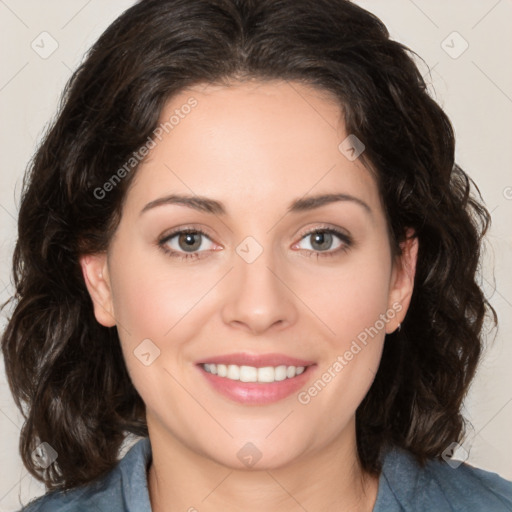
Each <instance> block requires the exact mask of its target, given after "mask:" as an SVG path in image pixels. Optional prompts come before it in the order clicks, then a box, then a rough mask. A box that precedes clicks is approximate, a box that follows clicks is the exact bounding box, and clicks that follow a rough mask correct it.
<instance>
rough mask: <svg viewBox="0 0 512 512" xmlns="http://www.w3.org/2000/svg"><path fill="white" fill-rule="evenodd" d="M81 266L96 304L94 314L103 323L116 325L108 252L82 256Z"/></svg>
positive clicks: (108, 325)
mask: <svg viewBox="0 0 512 512" xmlns="http://www.w3.org/2000/svg"><path fill="white" fill-rule="evenodd" d="M79 260H80V266H81V267H82V274H83V276H84V280H85V285H86V286H87V290H88V291H89V295H90V296H91V299H92V303H93V306H94V316H95V317H96V320H97V321H98V323H100V324H101V325H104V326H105V327H113V326H114V325H116V319H115V315H114V306H113V301H112V289H111V285H110V279H109V275H108V266H107V253H106V252H104V253H103V252H102V253H98V254H87V255H84V256H80V258H79Z"/></svg>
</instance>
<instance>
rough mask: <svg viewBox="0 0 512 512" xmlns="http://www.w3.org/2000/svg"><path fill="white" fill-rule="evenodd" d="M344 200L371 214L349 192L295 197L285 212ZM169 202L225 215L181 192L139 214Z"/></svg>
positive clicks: (216, 206)
mask: <svg viewBox="0 0 512 512" xmlns="http://www.w3.org/2000/svg"><path fill="white" fill-rule="evenodd" d="M345 201H348V202H352V203H355V204H358V205H359V206H361V207H362V208H363V209H364V210H365V211H366V212H367V213H369V214H370V215H371V214H372V210H371V208H370V207H369V206H368V205H367V204H366V203H365V202H364V201H363V200H362V199H359V198H358V197H355V196H352V195H350V194H321V195H317V196H310V197H307V198H299V199H295V200H294V201H293V202H292V203H291V204H290V206H289V207H288V210H287V213H299V212H305V211H310V210H314V209H316V208H320V207H321V206H324V205H327V204H331V203H335V202H345ZM169 204H177V205H181V206H187V207H188V208H192V209H194V210H197V211H200V212H205V213H210V214H213V215H226V209H225V208H224V205H223V204H222V203H221V202H219V201H216V200H215V199H210V198H208V197H203V196H197V195H194V196H190V195H182V194H171V195H168V196H165V197H160V198H158V199H155V200H154V201H151V202H149V203H148V204H147V205H146V206H144V208H143V209H142V210H141V212H140V215H142V214H143V213H144V212H147V211H148V210H151V209H152V208H156V207H157V206H163V205H169Z"/></svg>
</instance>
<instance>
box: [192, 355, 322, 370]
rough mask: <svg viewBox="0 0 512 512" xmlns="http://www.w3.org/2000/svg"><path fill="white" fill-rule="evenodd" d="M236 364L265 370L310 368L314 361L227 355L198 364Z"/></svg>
mask: <svg viewBox="0 0 512 512" xmlns="http://www.w3.org/2000/svg"><path fill="white" fill-rule="evenodd" d="M208 363H211V364H235V365H237V366H254V367H255V368H263V367H265V366H282V365H286V366H310V365H312V364H315V362H314V361H306V360H305V359H298V358H296V357H291V356H287V355H285V354H275V353H274V354H248V353H237V354H225V355H222V356H214V357H208V358H207V359H202V360H201V361H198V362H197V364H208Z"/></svg>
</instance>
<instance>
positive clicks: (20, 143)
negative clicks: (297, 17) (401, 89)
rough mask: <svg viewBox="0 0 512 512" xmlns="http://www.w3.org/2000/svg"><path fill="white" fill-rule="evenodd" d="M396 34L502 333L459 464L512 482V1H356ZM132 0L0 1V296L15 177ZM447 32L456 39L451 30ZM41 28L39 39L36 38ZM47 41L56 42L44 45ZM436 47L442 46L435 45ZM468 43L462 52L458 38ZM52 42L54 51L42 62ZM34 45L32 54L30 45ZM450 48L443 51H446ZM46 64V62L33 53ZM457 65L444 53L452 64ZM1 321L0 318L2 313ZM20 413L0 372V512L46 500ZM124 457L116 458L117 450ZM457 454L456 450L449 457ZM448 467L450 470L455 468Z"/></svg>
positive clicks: (12, 232)
mask: <svg viewBox="0 0 512 512" xmlns="http://www.w3.org/2000/svg"><path fill="white" fill-rule="evenodd" d="M357 3H358V4H360V5H361V6H362V7H364V8H366V9H368V10H370V11H372V12H373V13H375V14H376V15H377V16H379V17H380V18H381V19H382V20H383V21H384V22H385V23H386V25H387V26H388V28H389V30H390V33H391V35H392V37H393V38H394V39H397V40H399V41H400V42H402V43H404V44H406V45H407V46H409V47H410V48H412V49H413V50H415V51H416V52H417V53H418V54H419V55H420V56H421V57H423V59H425V61H426V63H427V64H428V66H429V67H430V69H431V73H428V70H427V69H426V68H425V67H424V65H423V64H422V63H421V62H419V65H420V69H422V72H424V73H425V76H426V78H427V81H428V82H429V84H430V85H429V87H430V89H431V90H432V91H434V90H435V98H436V99H437V101H438V102H439V103H440V104H441V106H443V108H444V109H445V110H446V112H447V113H448V115H449V116H450V118H451V120H452V123H453V125H454V128H455V132H456V138H457V151H456V160H457V162H458V163H459V164H460V165H461V166H462V168H463V169H465V170H466V172H468V173H469V175H470V176H471V177H472V178H473V179H474V180H475V181H476V183H477V184H478V186H479V187H480V190H481V192H482V194H483V197H484V199H485V201H486V204H487V206H488V208H489V210H491V212H492V217H493V227H492V230H491V232H490V234H489V236H488V242H489V248H488V251H487V252H486V255H485V260H484V268H483V272H482V276H481V281H482V285H483V287H484V289H485V291H486V293H487V295H488V296H489V297H490V299H491V303H492V304H493V306H494V307H495V308H496V310H497V312H498V315H499V319H500V328H499V331H498V333H497V335H496V337H495V339H494V341H492V338H494V335H493V336H492V337H491V338H490V340H489V342H492V345H490V347H489V349H488V350H487V351H486V355H485V358H484V360H483V362H482V364H481V366H480V369H479V372H478V375H477V378H476V380H475V382H474V385H473V387H472V389H471V392H470V395H469V397H468V400H467V401H466V415H467V417H468V418H469V420H470V421H471V422H472V425H473V430H472V431H471V432H470V434H469V437H468V439H467V440H466V442H465V443H464V444H463V448H464V449H466V450H467V451H469V458H468V462H469V463H471V464H473V465H476V466H479V467H481V468H484V469H487V470H491V471H494V472H498V473H500V474H501V475H502V476H504V477H506V478H508V479H512V464H510V461H512V441H511V437H510V432H511V425H512V389H511V388H512V386H511V378H510V364H511V362H512V343H511V335H512V273H511V272H510V271H509V264H510V262H511V256H512V228H511V220H512V172H511V162H512V137H511V135H512V133H511V132H512V128H511V126H512V124H511V121H512V68H511V65H510V63H511V62H512V31H511V29H510V20H511V19H512V0H499V1H497V0H478V1H477V0H473V1H468V0H456V1H455V0H451V1H447V0H435V1H432V0H430V1H427V0H414V1H413V0H364V1H363V0H359V1H358V2H357ZM132 4H133V2H132V1H131V0H109V1H108V2H105V1H103V2H102V1H100V0H88V1H87V0H67V1H66V2H63V1H58V0H45V1H44V2H41V1H40V0H0V26H1V31H0V38H1V40H0V43H1V48H3V50H2V58H3V63H2V66H1V69H0V106H1V112H2V123H1V125H0V137H1V144H2V153H1V155H2V165H1V171H0V300H2V301H4V300H6V299H7V297H8V296H9V294H10V293H11V290H12V286H11V283H10V279H11V278H10V261H11V254H12V250H13V246H14V242H15V237H16V212H17V208H18V204H19V198H20V188H21V180H22V176H23V173H24V170H25V168H26V165H27V163H28V161H29V159H30V157H31V156H32V154H33V152H34V150H35V148H36V146H37V144H38V142H39V140H40V138H41V136H42V134H43V131H44V128H45V126H46V125H47V123H48V122H49V121H50V120H51V119H52V118H53V117H54V115H55V112H56V107H57V102H58V99H59V96H60V93H61V91H62V88H63V86H64V84H65V82H66V80H67V79H68V77H69V76H70V74H71V71H72V70H73V69H74V68H75V67H76V66H77V65H78V64H79V62H80V61H81V59H82V57H83V55H84V53H85V51H86V50H87V49H88V48H89V47H90V45H91V44H92V43H93V42H94V41H95V40H96V39H97V38H98V37H99V35H100V34H101V33H102V32H103V30H104V29H105V28H106V27H107V26H108V25H109V24H110V23H111V22H112V21H113V20H114V19H115V18H116V17H117V16H118V15H119V14H120V13H121V12H122V11H124V10H125V9H126V8H128V7H129V6H131V5H132ZM454 31H456V32H457V33H458V34H460V36H459V35H457V34H455V35H454V34H452V33H453V32H454ZM42 32H48V33H49V34H50V35H51V38H50V37H49V36H47V35H41V33H42ZM52 39H54V40H55V42H56V43H53V41H52ZM443 41H444V43H443ZM464 41H466V42H467V44H468V45H469V46H468V48H467V50H466V51H464V52H463V53H462V54H461V55H459V56H457V55H458V54H459V53H461V50H462V49H463V48H464V46H465V43H464ZM52 44H54V45H55V44H58V47H57V48H56V50H55V51H54V52H53V53H52V54H51V55H49V56H47V55H45V54H44V52H47V53H49V52H50V50H51V49H52ZM31 45H33V46H34V47H35V48H36V49H37V52H39V53H37V52H36V51H35V50H34V49H33V48H32V47H31ZM449 53H451V56H450V55H449ZM41 55H42V56H43V57H46V58H42V56H41ZM455 56H456V57H457V58H453V57H455ZM0 321H1V325H0V328H2V327H3V326H4V325H5V322H6V320H5V313H4V314H3V315H2V317H1V318H0ZM21 424H22V417H21V415H20V413H19V412H18V411H17V409H16V408H15V407H14V404H13V401H12V397H11V395H10V392H9V389H8V386H7V384H6V380H5V375H4V372H3V363H2V365H1V369H0V432H1V436H0V461H1V462H0V512H1V511H12V510H15V509H17V508H19V499H18V496H20V497H21V498H22V500H23V502H24V503H25V502H26V501H27V500H28V499H29V498H31V497H33V496H37V495H40V494H43V493H44V487H43V485H42V484H40V483H39V482H38V481H37V480H35V479H33V478H32V477H31V476H30V475H29V474H28V472H27V471H26V470H25V469H24V467H23V466H22V464H21V459H20V457H19V454H18V438H19V427H20V426H21ZM123 453H124V452H123ZM457 453H458V454H459V456H460V457H461V458H463V457H464V452H463V451H462V450H459V451H458V452H457ZM454 471H456V469H454Z"/></svg>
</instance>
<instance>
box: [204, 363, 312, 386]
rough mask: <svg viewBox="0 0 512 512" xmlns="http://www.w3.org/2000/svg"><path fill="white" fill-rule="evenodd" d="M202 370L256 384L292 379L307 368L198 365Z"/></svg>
mask: <svg viewBox="0 0 512 512" xmlns="http://www.w3.org/2000/svg"><path fill="white" fill-rule="evenodd" d="M200 366H201V367H202V368H203V370H205V371H206V372H207V373H210V374H212V375H217V376H218V377H224V378H226V379H230V380H234V381H239V382H257V383H262V384H263V383H271V382H280V381H283V380H287V379H293V378H294V377H297V376H298V375H300V374H302V373H304V371H305V370H306V368H307V366H287V365H279V366H264V367H259V368H257V367H255V366H245V365H243V366H238V365H236V364H213V363H204V364H201V365H200Z"/></svg>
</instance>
